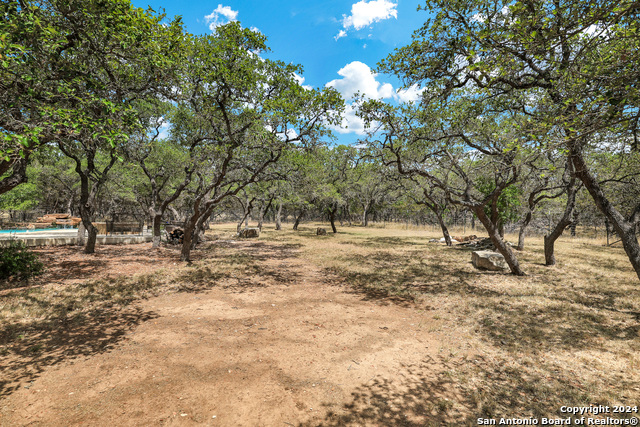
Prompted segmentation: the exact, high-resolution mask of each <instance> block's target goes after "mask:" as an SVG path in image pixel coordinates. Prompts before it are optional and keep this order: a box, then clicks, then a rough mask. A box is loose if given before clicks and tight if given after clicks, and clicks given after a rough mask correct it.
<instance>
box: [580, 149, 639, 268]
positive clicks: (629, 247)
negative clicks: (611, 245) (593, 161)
mask: <svg viewBox="0 0 640 427" xmlns="http://www.w3.org/2000/svg"><path fill="white" fill-rule="evenodd" d="M570 155H571V158H572V160H573V164H574V166H575V173H576V176H577V177H578V178H579V179H580V180H581V181H582V183H583V184H584V186H585V187H586V189H587V191H589V194H591V197H592V198H593V200H594V201H595V203H596V206H598V209H600V212H602V213H603V214H604V215H605V216H606V217H607V218H608V220H609V221H610V222H611V224H612V225H613V228H614V229H615V231H616V233H617V234H618V236H619V237H620V239H621V240H622V246H623V247H624V250H625V252H626V253H627V256H628V257H629V261H630V262H631V265H632V266H633V269H634V270H635V272H636V275H637V276H638V278H639V279H640V244H638V236H636V232H635V231H636V230H635V229H636V223H635V216H636V215H635V213H634V215H632V216H631V217H630V219H629V220H627V219H626V218H625V217H624V216H623V215H622V214H621V213H620V212H619V211H618V210H617V209H616V208H615V207H614V206H613V205H612V204H611V202H610V201H609V199H608V198H607V196H605V194H604V191H603V190H602V188H601V187H600V184H599V183H598V181H597V180H596V178H595V177H594V176H593V175H592V174H591V172H590V171H589V167H588V166H587V164H586V162H585V160H584V157H583V155H582V152H581V150H580V147H579V146H573V147H571V154H570ZM638 208H640V206H638V207H636V210H635V211H636V212H637V210H638Z"/></svg>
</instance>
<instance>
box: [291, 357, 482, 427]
mask: <svg viewBox="0 0 640 427" xmlns="http://www.w3.org/2000/svg"><path fill="white" fill-rule="evenodd" d="M452 363H463V362H462V361H455V362H454V361H453V360H447V361H445V360H444V359H443V358H440V360H438V361H436V360H434V359H433V358H430V357H429V358H427V359H425V360H424V361H423V362H422V363H420V364H417V365H410V366H403V367H402V368H401V369H400V370H399V371H398V372H397V374H396V375H394V378H393V379H392V380H390V379H387V378H374V379H372V380H369V381H367V382H366V383H364V384H362V385H360V386H359V387H358V388H356V389H355V390H354V391H353V392H352V393H351V395H352V398H351V400H350V402H348V403H346V404H344V405H343V407H342V408H339V409H333V410H329V412H328V413H327V415H326V416H325V418H324V419H322V420H317V419H316V420H313V421H310V422H308V423H303V424H300V425H301V426H305V427H307V426H360V425H381V426H382V425H384V426H408V427H414V426H415V427H417V426H421V427H422V426H443V425H444V426H446V425H451V426H454V425H469V424H472V420H473V424H474V425H475V417H473V415H472V414H473V413H475V412H477V411H476V408H475V402H474V401H473V399H472V398H471V397H470V396H467V395H463V394H462V393H460V392H459V390H458V389H457V388H456V381H455V379H454V378H453V377H452V376H451V375H450V372H451V371H450V369H451V368H452V366H451V365H452ZM325 406H330V405H325Z"/></svg>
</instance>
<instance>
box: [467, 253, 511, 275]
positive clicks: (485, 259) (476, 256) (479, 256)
mask: <svg viewBox="0 0 640 427" xmlns="http://www.w3.org/2000/svg"><path fill="white" fill-rule="evenodd" d="M471 263H472V264H473V266H474V267H475V268H477V269H480V270H490V271H502V270H504V269H506V268H509V266H508V265H507V261H506V260H505V259H504V257H503V256H502V254H499V253H498V252H493V251H474V252H472V253H471Z"/></svg>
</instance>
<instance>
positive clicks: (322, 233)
mask: <svg viewBox="0 0 640 427" xmlns="http://www.w3.org/2000/svg"><path fill="white" fill-rule="evenodd" d="M326 234H327V230H325V229H324V228H320V227H318V228H317V229H316V235H317V236H325V235H326Z"/></svg>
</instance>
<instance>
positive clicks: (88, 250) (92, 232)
mask: <svg viewBox="0 0 640 427" xmlns="http://www.w3.org/2000/svg"><path fill="white" fill-rule="evenodd" d="M86 227H87V231H88V232H89V237H88V238H87V245H86V246H85V247H84V253H85V254H92V253H95V251H96V240H97V238H98V229H97V228H96V227H95V226H94V225H93V224H92V223H91V222H89V224H87V226H86Z"/></svg>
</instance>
